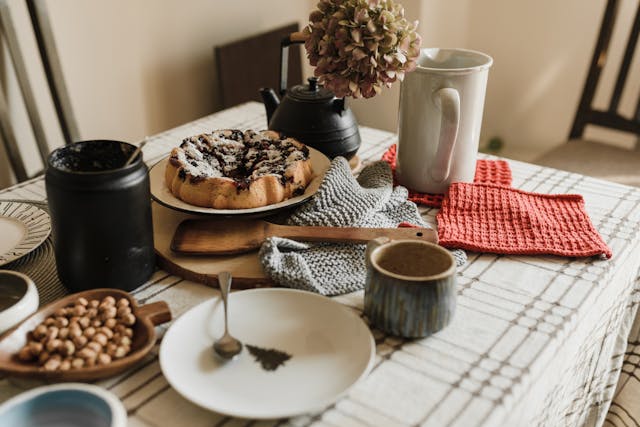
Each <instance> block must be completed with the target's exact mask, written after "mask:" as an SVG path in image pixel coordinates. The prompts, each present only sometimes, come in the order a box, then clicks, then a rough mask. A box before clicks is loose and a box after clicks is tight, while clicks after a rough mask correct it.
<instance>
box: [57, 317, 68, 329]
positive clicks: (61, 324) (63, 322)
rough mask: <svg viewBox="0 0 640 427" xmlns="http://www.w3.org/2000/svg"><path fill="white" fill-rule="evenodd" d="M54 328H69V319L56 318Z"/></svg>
mask: <svg viewBox="0 0 640 427" xmlns="http://www.w3.org/2000/svg"><path fill="white" fill-rule="evenodd" d="M56 326H57V327H58V328H65V327H67V326H69V319H67V318H66V317H57V318H56Z"/></svg>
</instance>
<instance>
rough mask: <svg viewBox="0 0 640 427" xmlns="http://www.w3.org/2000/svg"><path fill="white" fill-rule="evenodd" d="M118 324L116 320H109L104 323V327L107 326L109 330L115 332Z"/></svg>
mask: <svg viewBox="0 0 640 427" xmlns="http://www.w3.org/2000/svg"><path fill="white" fill-rule="evenodd" d="M117 323H118V321H117V320H116V319H113V318H111V319H107V320H105V322H104V326H106V327H107V328H109V330H113V329H114V328H115V327H116V324H117Z"/></svg>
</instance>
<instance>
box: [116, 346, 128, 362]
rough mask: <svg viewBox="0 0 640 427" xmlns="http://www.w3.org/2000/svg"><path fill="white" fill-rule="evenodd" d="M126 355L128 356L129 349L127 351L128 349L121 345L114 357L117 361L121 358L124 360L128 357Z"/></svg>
mask: <svg viewBox="0 0 640 427" xmlns="http://www.w3.org/2000/svg"><path fill="white" fill-rule="evenodd" d="M126 355H127V349H126V347H124V346H121V345H120V346H118V347H117V348H116V351H115V353H114V357H115V358H116V359H120V358H122V357H124V356H126Z"/></svg>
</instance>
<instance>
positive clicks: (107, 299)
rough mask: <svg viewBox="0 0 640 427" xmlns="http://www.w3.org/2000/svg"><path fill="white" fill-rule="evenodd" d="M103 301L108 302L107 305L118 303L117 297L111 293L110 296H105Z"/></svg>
mask: <svg viewBox="0 0 640 427" xmlns="http://www.w3.org/2000/svg"><path fill="white" fill-rule="evenodd" d="M102 302H103V303H105V304H107V305H110V306H114V305H116V299H115V298H114V297H112V296H111V295H109V296H107V297H105V298H104V299H103V300H102Z"/></svg>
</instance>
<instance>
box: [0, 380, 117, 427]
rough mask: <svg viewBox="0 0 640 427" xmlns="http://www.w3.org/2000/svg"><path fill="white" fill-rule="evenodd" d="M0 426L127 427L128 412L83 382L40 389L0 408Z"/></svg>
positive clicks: (106, 393)
mask: <svg viewBox="0 0 640 427" xmlns="http://www.w3.org/2000/svg"><path fill="white" fill-rule="evenodd" d="M0 425H1V426H21V427H36V426H37V427H54V426H68V427H75V426H78V427H126V425H127V413H126V411H125V409H124V406H123V405H122V403H121V402H120V400H118V398H117V397H116V396H114V395H113V394H112V393H110V392H108V391H106V390H104V389H102V388H100V387H98V386H94V385H89V384H81V383H66V384H55V385H49V386H43V387H38V388H35V389H33V390H29V391H26V392H24V393H21V394H19V395H17V396H15V397H13V398H12V399H9V400H8V401H6V402H5V403H3V404H2V405H1V406H0Z"/></svg>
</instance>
